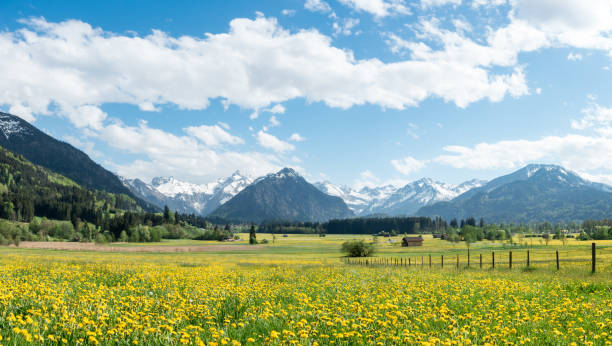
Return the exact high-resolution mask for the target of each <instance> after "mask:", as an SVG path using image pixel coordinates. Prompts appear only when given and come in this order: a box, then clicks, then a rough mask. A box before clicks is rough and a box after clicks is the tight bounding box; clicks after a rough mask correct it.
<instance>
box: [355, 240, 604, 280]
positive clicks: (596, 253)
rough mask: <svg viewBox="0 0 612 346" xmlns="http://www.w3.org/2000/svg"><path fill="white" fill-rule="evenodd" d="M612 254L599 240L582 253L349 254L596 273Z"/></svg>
mask: <svg viewBox="0 0 612 346" xmlns="http://www.w3.org/2000/svg"><path fill="white" fill-rule="evenodd" d="M608 252H610V253H609V254H608ZM610 255H612V248H611V247H601V248H597V245H596V243H592V244H591V249H590V250H587V251H584V252H578V251H577V250H571V251H570V250H565V251H564V250H561V251H559V250H554V251H553V250H542V251H533V250H518V251H517V250H508V251H504V250H497V251H491V252H490V253H482V252H481V253H477V254H474V253H470V250H468V251H467V252H466V253H462V254H458V253H455V254H427V255H412V256H407V257H345V258H344V259H343V261H344V263H345V264H347V265H357V266H366V267H381V266H386V267H389V266H394V267H423V268H424V267H429V268H434V267H437V268H449V267H451V268H452V267H455V268H457V269H462V268H480V269H496V268H498V269H501V268H507V269H512V268H535V267H542V266H544V265H547V266H550V267H553V268H556V270H560V269H561V268H565V267H569V266H575V265H577V264H578V265H585V266H586V265H587V264H590V269H591V272H592V273H595V272H596V271H597V268H598V265H601V264H602V263H603V262H604V261H605V260H607V259H609V257H610Z"/></svg>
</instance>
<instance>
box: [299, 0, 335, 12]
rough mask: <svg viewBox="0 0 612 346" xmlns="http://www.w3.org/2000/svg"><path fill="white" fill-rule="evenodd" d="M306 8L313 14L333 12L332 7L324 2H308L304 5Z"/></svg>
mask: <svg viewBox="0 0 612 346" xmlns="http://www.w3.org/2000/svg"><path fill="white" fill-rule="evenodd" d="M304 8H305V9H307V10H309V11H312V12H321V13H328V12H331V7H330V6H329V4H328V3H327V2H325V1H323V0H306V2H305V3H304Z"/></svg>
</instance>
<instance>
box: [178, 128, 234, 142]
mask: <svg viewBox="0 0 612 346" xmlns="http://www.w3.org/2000/svg"><path fill="white" fill-rule="evenodd" d="M185 133H187V134H189V135H190V136H193V137H195V138H197V139H199V140H200V141H202V143H204V144H206V145H208V146H218V145H220V144H224V143H227V144H243V143H244V140H243V139H242V138H240V137H236V136H233V135H231V134H230V133H229V132H227V131H225V130H224V129H223V128H221V126H219V125H212V126H208V125H201V126H197V127H196V126H193V127H187V128H185Z"/></svg>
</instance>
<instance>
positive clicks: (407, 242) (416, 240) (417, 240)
mask: <svg viewBox="0 0 612 346" xmlns="http://www.w3.org/2000/svg"><path fill="white" fill-rule="evenodd" d="M402 246H423V237H422V236H418V237H404V238H402Z"/></svg>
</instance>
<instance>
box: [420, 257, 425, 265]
mask: <svg viewBox="0 0 612 346" xmlns="http://www.w3.org/2000/svg"><path fill="white" fill-rule="evenodd" d="M424 266H425V257H423V256H421V267H424Z"/></svg>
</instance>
